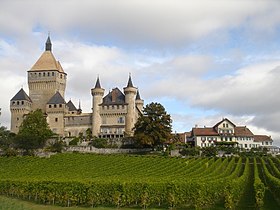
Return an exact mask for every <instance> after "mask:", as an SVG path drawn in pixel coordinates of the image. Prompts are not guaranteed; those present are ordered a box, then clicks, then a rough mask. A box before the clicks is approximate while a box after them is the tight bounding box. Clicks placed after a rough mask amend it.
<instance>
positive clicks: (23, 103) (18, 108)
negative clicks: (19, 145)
mask: <svg viewBox="0 0 280 210" xmlns="http://www.w3.org/2000/svg"><path fill="white" fill-rule="evenodd" d="M31 106H32V101H31V99H30V98H29V96H28V95H27V94H26V93H25V91H24V90H23V89H22V88H21V89H20V91H19V92H18V93H17V94H16V95H15V96H14V97H13V98H12V99H11V100H10V111H11V132H13V133H18V131H19V126H20V125H21V123H22V122H23V119H24V116H25V115H26V114H28V113H29V112H30V111H31Z"/></svg>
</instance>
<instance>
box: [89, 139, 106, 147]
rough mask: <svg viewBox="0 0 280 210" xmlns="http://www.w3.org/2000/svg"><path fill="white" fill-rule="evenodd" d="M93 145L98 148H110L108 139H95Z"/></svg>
mask: <svg viewBox="0 0 280 210" xmlns="http://www.w3.org/2000/svg"><path fill="white" fill-rule="evenodd" d="M91 145H92V146H94V147H96V148H106V147H108V141H107V139H103V138H95V139H93V141H92V142H91Z"/></svg>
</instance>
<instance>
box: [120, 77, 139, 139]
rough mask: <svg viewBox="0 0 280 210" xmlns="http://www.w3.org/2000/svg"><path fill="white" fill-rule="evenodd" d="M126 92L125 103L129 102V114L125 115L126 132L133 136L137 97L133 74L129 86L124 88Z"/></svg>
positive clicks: (129, 79)
mask: <svg viewBox="0 0 280 210" xmlns="http://www.w3.org/2000/svg"><path fill="white" fill-rule="evenodd" d="M123 90H124V94H125V103H127V114H126V117H125V133H126V134H127V135H128V136H132V134H133V131H132V129H133V127H134V124H135V122H136V119H135V98H136V94H137V88H135V87H133V84H132V80H131V75H129V78H128V83H127V86H126V87H125V88H124V89H123Z"/></svg>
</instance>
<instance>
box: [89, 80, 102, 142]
mask: <svg viewBox="0 0 280 210" xmlns="http://www.w3.org/2000/svg"><path fill="white" fill-rule="evenodd" d="M104 92H105V90H104V89H103V88H101V85H100V81H99V77H97V80H96V84H95V87H94V88H92V89H91V95H92V136H97V137H98V134H99V132H100V126H101V123H102V122H101V116H100V106H99V105H100V104H101V103H102V99H103V95H104Z"/></svg>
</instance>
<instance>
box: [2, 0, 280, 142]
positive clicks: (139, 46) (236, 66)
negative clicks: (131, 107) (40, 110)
mask: <svg viewBox="0 0 280 210" xmlns="http://www.w3.org/2000/svg"><path fill="white" fill-rule="evenodd" d="M279 11H280V1H277V0H266V1H262V0H243V1H241V0H213V1H209V0H196V1H192V0H190V1H185V0H154V1H149V0H117V1H115V0H103V1H97V0H84V1H78V0H60V1H55V0H49V1H42V0H37V1H32V0H21V1H20V0H9V1H8V0H6V1H5V0H0V72H1V78H0V89H1V95H0V107H1V108H2V115H1V117H0V122H1V124H2V125H5V126H7V127H9V126H10V112H9V100H10V99H11V98H12V97H13V96H14V95H15V94H16V93H17V91H18V90H19V89H20V88H21V87H23V88H24V89H25V91H26V92H28V87H27V77H26V76H27V73H26V72H27V71H28V70H29V69H30V68H31V67H32V65H33V64H34V63H35V62H36V60H37V59H38V58H39V56H40V55H41V54H42V52H43V50H44V44H45V41H46V39H47V35H48V32H49V31H50V34H51V40H52V43H53V54H54V55H55V57H56V59H58V60H59V61H60V62H61V64H62V66H63V68H64V70H65V72H67V74H68V81H67V87H66V100H69V99H70V98H71V99H72V101H73V102H74V103H75V104H76V105H78V101H79V100H81V103H82V109H83V111H84V112H90V110H91V95H90V89H91V88H92V87H93V86H94V84H95V81H96V78H97V75H99V76H100V81H101V85H102V86H103V87H104V88H105V89H106V91H107V92H108V91H109V90H110V89H112V88H114V87H119V89H121V90H122V88H123V87H124V86H125V85H126V84H127V79H128V75H129V73H131V74H132V79H133V84H134V85H135V86H136V87H138V88H139V90H140V94H141V97H142V98H143V99H144V100H145V103H146V104H147V103H150V102H160V103H161V104H162V105H163V106H164V107H165V108H166V110H167V112H168V113H170V114H171V117H172V119H173V130H174V131H176V132H184V131H189V130H191V128H192V127H193V126H195V125H198V126H213V125H215V124H216V123H217V122H218V121H220V120H221V119H222V118H223V117H227V118H229V119H230V120H231V121H232V122H234V123H235V124H236V125H247V126H248V127H249V128H250V129H251V130H252V131H253V132H254V133H255V134H266V135H271V136H272V138H273V139H274V140H275V143H276V144H277V145H280V130H279V128H280V121H279V119H280V109H279V107H280V99H278V98H279V97H278V95H279V94H280V85H279V82H278V78H279V76H280V50H279V49H280V39H279V37H280V13H279Z"/></svg>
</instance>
